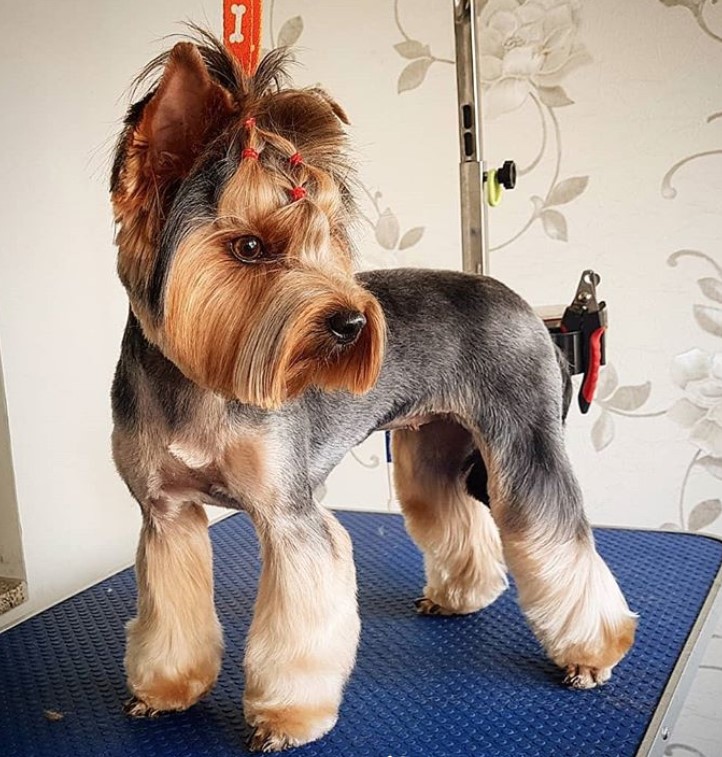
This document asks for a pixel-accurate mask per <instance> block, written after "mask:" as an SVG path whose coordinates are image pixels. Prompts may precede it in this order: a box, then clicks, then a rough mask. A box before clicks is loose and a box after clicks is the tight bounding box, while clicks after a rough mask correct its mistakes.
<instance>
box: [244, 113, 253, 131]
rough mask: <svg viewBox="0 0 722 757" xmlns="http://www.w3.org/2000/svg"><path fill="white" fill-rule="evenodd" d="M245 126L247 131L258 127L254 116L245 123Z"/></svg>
mask: <svg viewBox="0 0 722 757" xmlns="http://www.w3.org/2000/svg"><path fill="white" fill-rule="evenodd" d="M243 125H244V126H245V127H246V129H250V128H251V127H252V126H255V125H256V119H255V118H254V117H253V116H250V117H249V118H247V119H246V120H245V121H244V122H243Z"/></svg>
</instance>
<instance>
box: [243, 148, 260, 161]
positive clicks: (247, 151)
mask: <svg viewBox="0 0 722 757" xmlns="http://www.w3.org/2000/svg"><path fill="white" fill-rule="evenodd" d="M241 157H242V158H250V159H251V160H258V153H257V152H256V151H255V150H254V149H253V148H252V147H246V148H244V150H243V152H242V153H241Z"/></svg>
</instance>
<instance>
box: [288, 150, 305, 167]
mask: <svg viewBox="0 0 722 757" xmlns="http://www.w3.org/2000/svg"><path fill="white" fill-rule="evenodd" d="M288 162H289V163H290V164H291V165H292V166H298V165H300V164H301V163H303V155H301V153H300V152H294V153H293V155H291V157H290V158H289V159H288Z"/></svg>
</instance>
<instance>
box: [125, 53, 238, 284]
mask: <svg viewBox="0 0 722 757" xmlns="http://www.w3.org/2000/svg"><path fill="white" fill-rule="evenodd" d="M234 112H235V102H234V100H233V97H232V96H231V94H230V93H229V92H228V91H227V90H226V89H224V88H223V87H222V86H221V85H220V84H218V83H217V82H215V81H214V80H213V79H212V78H211V76H210V74H209V72H208V69H207V67H206V64H205V62H204V61H203V57H202V56H201V54H200V52H199V51H198V48H197V47H196V46H195V45H193V44H191V43H190V42H179V43H178V44H177V45H175V47H174V48H173V49H172V50H171V52H170V53H169V55H168V58H167V60H166V63H165V67H164V69H163V75H162V77H161V80H160V83H159V84H158V87H157V88H156V89H155V91H154V92H152V93H151V94H150V95H149V96H148V97H146V98H145V100H143V101H141V102H140V103H137V104H136V105H135V106H133V107H132V108H131V110H130V112H129V114H128V117H127V119H126V128H125V131H124V132H123V134H122V136H121V139H120V143H119V145H118V151H117V153H116V158H115V164H114V166H113V178H112V183H111V194H112V199H113V207H114V209H115V215H116V220H117V221H118V223H119V232H118V245H119V247H120V254H121V261H120V266H119V268H120V270H121V276H122V274H123V270H124V269H125V270H126V271H129V272H130V269H135V268H138V267H139V263H140V262H141V261H139V260H135V261H133V260H127V261H125V263H126V265H124V264H123V260H122V258H123V257H124V256H129V257H130V258H133V257H136V256H141V257H142V258H145V257H147V256H148V255H150V254H152V248H153V247H154V245H155V242H156V237H157V234H158V232H159V230H160V228H161V226H162V221H163V219H164V218H165V215H166V213H167V211H168V208H169V207H170V204H171V202H172V201H173V197H174V195H175V192H176V190H177V188H178V186H179V185H180V182H181V181H182V180H183V179H184V178H185V177H186V176H187V175H188V173H189V172H190V170H191V168H192V167H193V164H194V163H195V161H196V158H197V157H198V155H199V154H200V153H201V152H202V151H203V149H204V148H205V147H206V146H207V145H208V143H209V142H210V141H211V140H212V139H213V138H214V137H215V136H217V135H218V134H219V133H220V131H221V130H222V129H223V128H224V126H225V125H226V124H227V123H228V121H229V120H230V118H231V117H232V115H233V113H234ZM147 248H150V250H149V249H147ZM140 267H141V268H142V267H143V266H142V265H141V266H140ZM137 273H138V274H141V273H142V272H141V271H137ZM124 283H127V284H128V283H133V282H124Z"/></svg>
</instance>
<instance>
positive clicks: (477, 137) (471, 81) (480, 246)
mask: <svg viewBox="0 0 722 757" xmlns="http://www.w3.org/2000/svg"><path fill="white" fill-rule="evenodd" d="M477 7H478V3H477V0H454V33H455V37H456V85H457V91H458V98H459V114H458V115H459V150H460V152H461V162H460V165H459V179H460V183H461V249H462V256H463V258H462V259H463V267H464V270H465V271H468V272H469V273H488V271H489V251H488V244H487V225H486V203H485V202H484V194H483V192H484V187H483V185H484V161H483V160H482V158H481V156H482V154H483V149H482V148H483V141H482V131H481V103H480V100H479V97H478V93H479V86H478V84H479V61H478V56H477V46H476V40H477V29H476V24H477V18H478V14H477Z"/></svg>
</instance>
